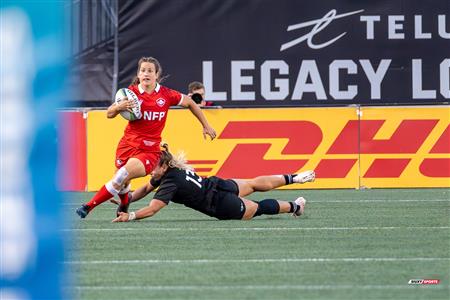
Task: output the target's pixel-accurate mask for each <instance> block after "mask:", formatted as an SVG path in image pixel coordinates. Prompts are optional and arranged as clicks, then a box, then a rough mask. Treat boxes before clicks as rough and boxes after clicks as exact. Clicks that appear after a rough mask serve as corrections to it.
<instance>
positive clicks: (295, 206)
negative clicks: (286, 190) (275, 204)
mask: <svg viewBox="0 0 450 300" xmlns="http://www.w3.org/2000/svg"><path fill="white" fill-rule="evenodd" d="M289 204H290V205H291V208H290V209H289V212H290V213H296V212H297V211H298V210H299V209H300V205H298V204H297V203H295V202H294V201H292V202H289Z"/></svg>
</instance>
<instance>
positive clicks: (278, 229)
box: [61, 226, 450, 232]
mask: <svg viewBox="0 0 450 300" xmlns="http://www.w3.org/2000/svg"><path fill="white" fill-rule="evenodd" d="M398 229H407V230H420V229H433V230H440V229H450V226H416V227H395V226H387V227H377V226H375V227H235V228H234V227H230V228H228V227H211V228H204V227H203V228H200V227H199V228H194V227H178V228H177V227H175V228H174V227H170V228H165V227H145V228H141V227H139V228H137V227H136V228H122V227H117V228H66V229H61V231H94V232H96V231H98V232H102V231H285V230H304V231H308V230H310V231H313V230H329V231H346V230H398Z"/></svg>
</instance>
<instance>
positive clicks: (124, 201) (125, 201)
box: [119, 192, 129, 205]
mask: <svg viewBox="0 0 450 300" xmlns="http://www.w3.org/2000/svg"><path fill="white" fill-rule="evenodd" d="M119 198H120V202H121V203H122V204H123V205H127V204H128V202H129V199H128V192H126V193H125V194H119Z"/></svg>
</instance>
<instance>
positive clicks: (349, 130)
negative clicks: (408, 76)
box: [88, 106, 450, 190]
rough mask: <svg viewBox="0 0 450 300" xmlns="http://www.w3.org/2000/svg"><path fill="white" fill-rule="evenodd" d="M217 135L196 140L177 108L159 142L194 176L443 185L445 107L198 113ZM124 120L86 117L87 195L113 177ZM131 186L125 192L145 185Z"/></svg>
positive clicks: (449, 167)
mask: <svg viewBox="0 0 450 300" xmlns="http://www.w3.org/2000/svg"><path fill="white" fill-rule="evenodd" d="M204 113H205V115H206V117H207V118H208V120H209V121H210V123H211V125H212V126H213V127H214V128H215V129H216V131H217V133H218V136H217V138H216V139H215V140H213V141H210V140H204V139H203V135H202V128H201V126H200V124H199V123H198V122H197V121H196V120H195V117H194V116H193V115H192V114H191V113H190V112H189V111H188V110H185V109H174V110H171V111H170V113H169V115H168V121H167V124H166V128H165V130H164V132H163V140H164V141H166V142H168V143H169V145H170V149H171V151H172V152H174V153H176V152H177V151H184V152H185V153H186V155H187V158H188V159H189V162H190V163H191V164H192V166H193V167H195V169H196V171H197V172H198V173H199V175H202V176H211V175H217V176H220V177H223V178H238V179H247V178H253V177H256V176H260V175H270V174H290V173H296V172H301V171H304V170H315V171H316V173H317V179H316V181H315V182H314V183H308V184H307V185H295V186H288V188H308V189H310V188H360V187H367V188H371V187H450V146H449V143H448V141H449V140H450V136H449V135H450V129H449V126H450V120H449V116H450V108H449V107H448V106H444V107H415V108H405V107H403V108H389V107H374V108H363V109H361V110H360V109H359V108H358V107H348V108H289V109H286V108H284V109H283V108H274V109H219V110H204ZM125 125H126V121H125V120H124V119H122V118H120V117H118V118H115V119H107V118H106V117H105V112H102V111H94V112H89V115H88V189H89V190H96V189H98V188H100V187H101V186H102V185H103V184H104V183H105V182H106V181H108V180H110V178H111V176H112V174H113V173H114V170H115V167H114V159H115V157H114V155H115V149H116V146H117V143H118V141H119V139H120V137H121V136H122V134H123V130H124V128H125ZM146 180H148V178H146V179H138V180H135V181H134V183H133V184H132V187H133V188H137V187H139V186H140V185H141V184H143V183H145V182H146Z"/></svg>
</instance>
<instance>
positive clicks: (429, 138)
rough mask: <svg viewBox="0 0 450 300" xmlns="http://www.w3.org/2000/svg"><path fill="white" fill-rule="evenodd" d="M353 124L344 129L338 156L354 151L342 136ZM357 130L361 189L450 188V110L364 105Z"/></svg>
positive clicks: (340, 138)
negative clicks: (358, 133) (371, 106)
mask: <svg viewBox="0 0 450 300" xmlns="http://www.w3.org/2000/svg"><path fill="white" fill-rule="evenodd" d="M355 125H356V124H352V123H348V124H347V125H346V127H345V128H344V129H343V130H342V133H341V135H340V136H339V137H338V139H337V140H336V142H335V144H334V148H333V149H334V151H335V152H336V153H341V154H343V153H346V152H352V151H351V150H350V148H351V146H350V145H349V144H348V143H346V141H345V139H344V138H343V137H344V135H345V134H346V132H349V131H352V129H351V128H352V127H355ZM357 126H358V125H357ZM353 130H354V129H353ZM359 131H360V142H359V145H358V148H359V149H356V147H354V150H356V151H357V152H358V151H359V152H360V153H361V159H360V164H361V186H362V187H365V186H366V187H439V186H442V187H450V108H449V107H448V106H447V107H402V108H392V107H390V108H367V107H365V108H363V109H362V111H361V121H360V123H359ZM347 150H350V151H347Z"/></svg>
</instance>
